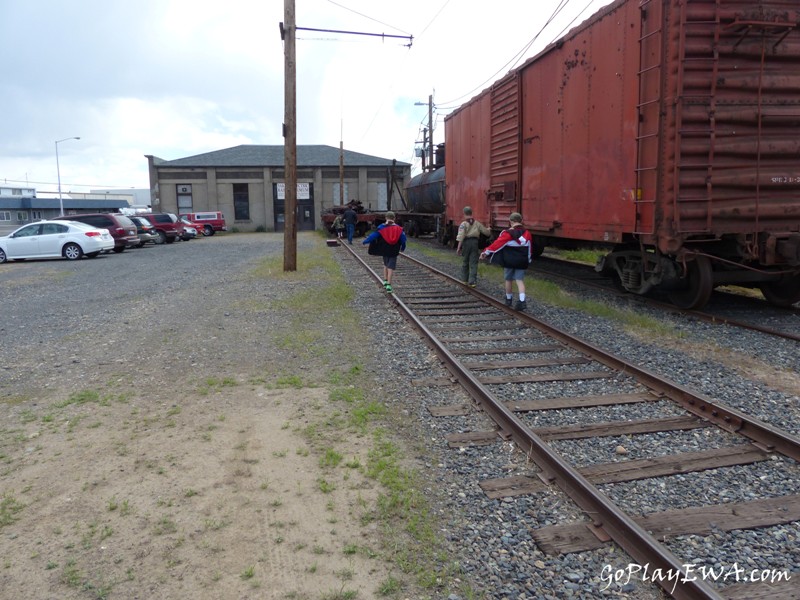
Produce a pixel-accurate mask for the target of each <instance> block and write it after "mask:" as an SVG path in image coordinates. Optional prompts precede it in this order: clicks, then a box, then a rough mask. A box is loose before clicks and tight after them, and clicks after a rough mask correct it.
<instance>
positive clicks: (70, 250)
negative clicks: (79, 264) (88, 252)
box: [61, 243, 83, 260]
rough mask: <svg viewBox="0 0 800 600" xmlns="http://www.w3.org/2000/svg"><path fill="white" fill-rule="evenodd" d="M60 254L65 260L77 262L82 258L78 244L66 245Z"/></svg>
mask: <svg viewBox="0 0 800 600" xmlns="http://www.w3.org/2000/svg"><path fill="white" fill-rule="evenodd" d="M61 252H62V254H63V255H64V258H66V259H67V260H78V259H79V258H80V257H81V256H83V250H81V247H80V246H78V244H72V243H70V244H67V245H66V246H64V249H63V250H62V251H61Z"/></svg>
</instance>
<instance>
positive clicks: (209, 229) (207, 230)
mask: <svg viewBox="0 0 800 600" xmlns="http://www.w3.org/2000/svg"><path fill="white" fill-rule="evenodd" d="M203 235H207V236H212V235H214V228H213V227H212V226H211V225H204V226H203Z"/></svg>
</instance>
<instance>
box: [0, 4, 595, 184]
mask: <svg viewBox="0 0 800 600" xmlns="http://www.w3.org/2000/svg"><path fill="white" fill-rule="evenodd" d="M609 1H610V0H498V1H494V2H485V1H480V0H478V1H476V0H405V1H403V2H397V1H394V0H392V1H389V0H336V1H334V0H295V2H296V21H297V26H298V27H305V28H314V29H326V30H344V31H350V32H362V33H385V34H390V35H399V36H406V35H410V36H413V43H412V44H411V47H410V48H409V47H406V45H407V44H408V40H406V39H394V38H385V39H380V38H376V37H371V36H360V35H359V36H357V35H343V34H334V33H320V32H311V31H298V33H297V38H298V39H297V143H298V144H326V145H330V146H334V147H338V146H339V141H340V140H343V142H344V147H345V149H347V150H353V151H356V152H362V153H365V154H371V155H375V156H380V157H382V158H387V159H392V158H396V159H397V160H400V161H404V162H409V163H414V162H415V161H416V160H417V159H415V157H414V148H415V142H417V141H419V140H421V139H422V137H421V136H422V133H421V131H422V128H423V127H424V126H427V121H428V109H427V101H428V97H429V96H430V95H433V101H434V105H435V107H436V108H435V115H434V119H435V124H434V143H439V142H442V141H444V139H443V138H444V121H443V118H444V116H445V115H446V114H447V113H448V112H449V111H450V110H452V109H453V108H456V107H457V106H459V105H461V104H462V103H464V102H465V101H467V100H468V99H469V98H471V97H472V96H474V95H475V94H476V93H478V92H479V91H480V90H482V89H484V88H486V87H487V86H488V85H489V84H491V83H492V82H493V81H495V80H496V79H498V78H499V77H500V76H502V75H503V74H504V73H506V72H507V71H508V70H509V69H511V68H513V67H514V66H517V65H518V64H520V63H521V62H522V61H523V60H525V59H526V58H530V57H531V56H533V55H534V54H536V53H537V52H538V51H540V50H541V49H542V48H543V47H544V46H546V45H547V44H548V43H550V42H552V41H553V40H555V39H557V38H558V37H560V36H561V35H563V33H564V32H565V31H567V30H568V29H569V28H571V27H572V26H574V25H577V24H579V23H580V22H581V21H583V20H585V19H586V18H587V17H589V16H591V15H592V14H593V13H595V12H597V10H599V9H600V8H601V7H602V6H604V5H606V4H608V3H609ZM559 6H561V7H562V10H561V11H560V13H559V14H558V15H557V17H556V18H555V19H554V20H553V21H552V23H551V24H550V25H547V26H546V27H545V24H546V23H547V21H548V19H550V17H551V15H552V14H553V13H554V12H555V11H556V10H557V9H558V7H559ZM283 20H284V1H283V0H227V1H225V2H220V1H219V0H213V1H212V0H136V1H130V0H76V1H74V2H65V1H62V0H0V184H2V185H4V186H5V185H11V186H15V187H16V186H23V187H34V188H36V189H37V192H45V191H55V190H57V168H56V149H55V141H56V140H62V139H64V138H71V137H73V136H79V137H80V138H81V139H80V140H72V139H67V140H65V141H62V142H60V143H59V144H58V155H59V162H60V172H61V187H62V190H63V191H64V192H67V191H73V192H88V191H89V190H90V189H94V188H131V187H132V188H147V187H148V186H149V182H148V177H147V160H146V158H145V155H146V154H153V155H155V156H158V157H160V158H163V159H165V160H173V159H177V158H183V157H187V156H192V155H195V154H200V153H203V152H210V151H214V150H221V149H223V148H229V147H232V146H236V145H239V144H277V145H280V144H283V137H282V134H281V124H282V122H283V117H284V107H283V104H284V102H283V98H284V83H283V81H284V77H283V76H284V52H283V44H282V42H281V39H280V31H279V23H280V22H281V21H283ZM543 28H544V29H543ZM537 35H538V37H537ZM534 39H535V41H534ZM532 42H533V43H532ZM418 102H420V103H423V104H424V105H422V106H418V105H416V103H418Z"/></svg>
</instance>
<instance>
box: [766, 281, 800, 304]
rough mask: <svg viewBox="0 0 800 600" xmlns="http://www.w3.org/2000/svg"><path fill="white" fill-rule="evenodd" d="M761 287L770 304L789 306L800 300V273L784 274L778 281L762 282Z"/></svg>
mask: <svg viewBox="0 0 800 600" xmlns="http://www.w3.org/2000/svg"><path fill="white" fill-rule="evenodd" d="M759 289H760V290H761V293H762V294H764V298H766V299H767V302H769V303H770V304H774V305H775V306H783V307H789V306H791V305H792V304H794V303H795V302H800V275H794V276H791V275H784V276H783V277H781V278H780V279H778V280H777V281H770V282H769V283H762V284H761V285H760V286H759Z"/></svg>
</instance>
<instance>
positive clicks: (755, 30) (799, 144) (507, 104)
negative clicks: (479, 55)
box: [445, 0, 800, 306]
mask: <svg viewBox="0 0 800 600" xmlns="http://www.w3.org/2000/svg"><path fill="white" fill-rule="evenodd" d="M798 23H800V6H798V3H797V2H796V0H693V1H691V2H685V1H681V0H617V1H615V2H612V3H611V4H609V5H608V6H607V7H605V8H603V9H601V10H600V11H599V12H598V13H597V14H595V15H593V16H592V17H590V18H589V19H588V20H587V21H586V22H584V23H583V24H581V25H580V26H578V27H576V28H575V29H573V30H572V31H570V32H569V33H567V35H565V36H564V37H562V38H561V39H559V40H558V41H556V42H554V43H553V44H551V45H550V46H548V47H547V48H545V49H544V50H543V51H542V52H540V53H539V54H537V55H536V56H534V57H533V58H531V59H528V60H527V61H526V62H525V63H524V64H523V65H521V66H520V67H519V68H517V69H516V70H514V71H512V72H511V73H509V74H508V75H506V76H504V77H503V78H501V79H500V80H499V81H498V82H496V83H495V84H493V85H492V86H491V88H489V89H487V90H485V91H484V92H482V93H481V94H480V95H479V96H477V97H476V98H474V99H473V100H471V101H470V102H468V103H467V104H466V105H464V106H463V107H461V108H460V109H459V110H457V111H456V112H454V113H452V114H451V115H449V116H448V117H447V118H446V120H445V134H446V143H447V145H448V152H449V153H450V156H449V158H448V160H447V165H446V169H447V175H446V177H447V182H448V215H449V214H450V213H451V212H452V213H453V214H457V213H458V211H459V210H460V208H461V207H462V206H463V205H464V204H465V203H470V204H472V205H478V206H479V207H480V210H481V213H480V215H481V217H482V218H484V219H486V218H489V221H490V222H491V223H492V225H493V226H494V227H496V228H499V227H502V226H504V224H505V223H504V220H503V219H504V217H505V218H507V215H508V214H509V213H510V212H511V211H512V210H518V211H520V212H521V213H522V214H523V216H524V218H525V224H526V226H527V227H528V228H530V229H531V230H532V231H533V232H534V237H535V239H536V240H538V242H539V243H540V244H542V243H548V244H554V245H558V244H573V243H575V242H588V243H594V244H604V245H606V246H607V247H609V248H610V250H611V252H610V253H609V254H608V256H607V257H606V259H605V260H604V261H603V264H602V265H600V266H601V268H603V269H605V270H608V271H609V272H614V273H616V275H617V276H618V277H619V278H620V280H621V281H622V283H623V285H624V286H625V287H626V288H627V289H629V290H630V291H633V292H636V293H647V292H648V291H649V290H651V289H653V288H656V287H666V288H671V289H673V290H674V293H672V297H673V300H674V301H675V302H676V303H678V304H680V305H687V306H689V305H691V306H700V305H702V304H703V303H704V302H705V301H707V299H708V297H709V296H710V293H711V290H712V289H713V286H714V285H716V284H718V283H722V282H725V283H731V282H739V283H741V284H744V285H752V286H757V287H760V288H761V289H762V291H764V293H765V296H767V297H768V299H770V300H771V301H774V302H776V303H780V304H786V303H791V302H794V301H797V300H800V258H798V256H797V251H796V248H797V242H796V241H795V240H796V239H797V236H798V235H800V164H798V155H799V154H800V136H798V135H797V131H798V128H799V127H800V26H798ZM484 153H486V154H484ZM467 154H469V156H466V155H467ZM451 159H452V160H451ZM451 191H452V192H454V194H452V195H451V193H450V192H451Z"/></svg>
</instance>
